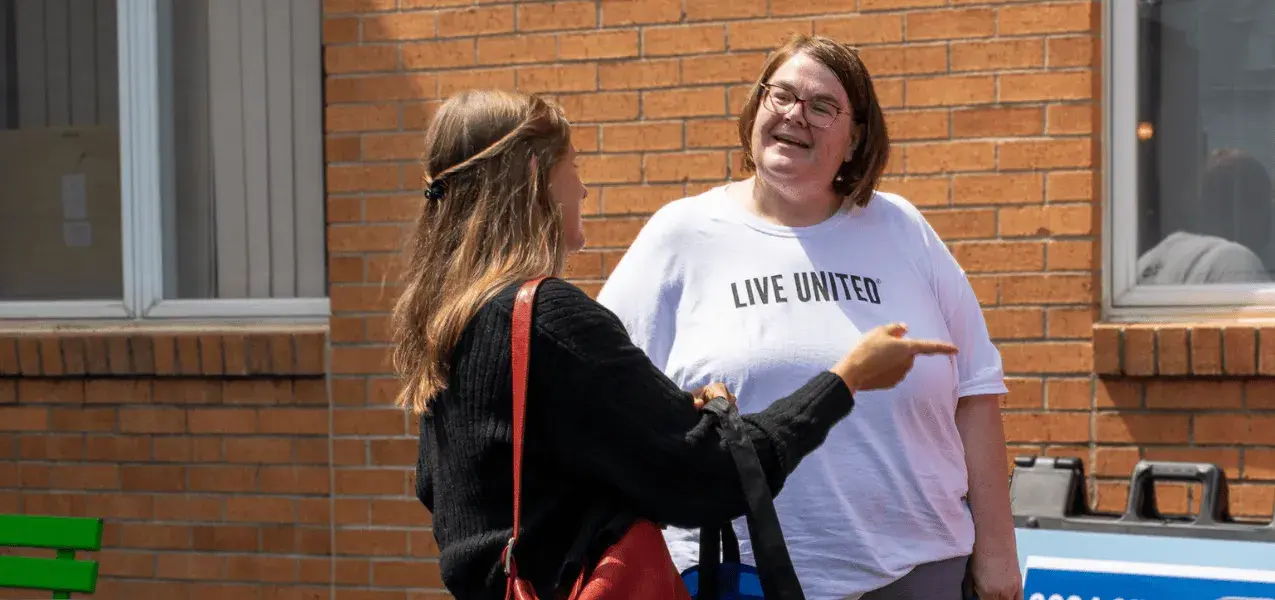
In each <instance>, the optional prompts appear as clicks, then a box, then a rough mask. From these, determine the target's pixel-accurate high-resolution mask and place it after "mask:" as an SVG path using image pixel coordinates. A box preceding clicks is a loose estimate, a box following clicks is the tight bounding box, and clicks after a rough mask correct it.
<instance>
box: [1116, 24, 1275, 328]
mask: <svg viewBox="0 0 1275 600" xmlns="http://www.w3.org/2000/svg"><path fill="white" fill-rule="evenodd" d="M1105 8H1106V19H1105V21H1106V23H1107V28H1106V30H1105V31H1104V38H1105V43H1106V52H1105V55H1106V57H1107V64H1106V71H1107V90H1106V94H1105V98H1104V100H1103V101H1104V107H1105V109H1106V110H1105V111H1104V112H1105V113H1106V115H1107V123H1106V136H1107V139H1106V140H1105V143H1104V146H1105V148H1106V152H1107V159H1108V160H1107V163H1106V169H1105V170H1106V174H1105V175H1106V178H1107V180H1106V182H1107V188H1106V194H1105V198H1106V204H1107V208H1108V214H1107V223H1108V226H1107V227H1106V231H1105V242H1106V247H1107V252H1106V256H1108V257H1109V260H1110V263H1109V264H1108V268H1107V269H1105V270H1104V275H1105V281H1104V284H1105V287H1106V289H1105V292H1106V293H1104V297H1105V299H1106V302H1107V307H1106V308H1107V309H1108V311H1109V312H1111V313H1113V314H1114V315H1116V316H1121V315H1124V316H1131V317H1135V316H1146V317H1159V316H1172V315H1182V316H1196V315H1200V314H1207V313H1227V314H1235V313H1236V312H1237V311H1238V312H1267V311H1275V225H1273V222H1275V221H1273V219H1275V216H1273V215H1275V210H1273V209H1272V202H1273V201H1275V195H1273V193H1272V190H1273V188H1275V186H1273V185H1272V179H1273V175H1272V174H1273V173H1275V2H1270V1H1269V0H1136V1H1128V2H1126V1H1124V0H1107V2H1106V3H1105Z"/></svg>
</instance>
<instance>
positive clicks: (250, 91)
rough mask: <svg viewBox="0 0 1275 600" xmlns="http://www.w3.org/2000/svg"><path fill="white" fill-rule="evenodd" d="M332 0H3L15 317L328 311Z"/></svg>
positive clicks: (5, 275) (6, 312)
mask: <svg viewBox="0 0 1275 600" xmlns="http://www.w3.org/2000/svg"><path fill="white" fill-rule="evenodd" d="M320 11H321V7H320V0H0V190H2V192H0V318H37V319H62V318H94V319H102V318H132V319H163V318H214V319H224V318H248V319H257V318H269V317H322V316H324V315H326V314H327V313H328V302H327V299H326V298H325V296H326V289H327V287H326V286H327V281H326V277H327V274H326V256H325V247H324V223H325V218H324V191H323V156H322V144H323V140H322V132H323V129H322V127H323V124H322V110H323V106H322V64H321V60H322V59H321V31H322V22H321V12H320Z"/></svg>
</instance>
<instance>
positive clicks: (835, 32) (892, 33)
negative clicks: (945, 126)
mask: <svg viewBox="0 0 1275 600" xmlns="http://www.w3.org/2000/svg"><path fill="white" fill-rule="evenodd" d="M815 33H817V34H819V35H823V36H827V37H830V38H832V39H835V40H838V41H841V42H845V43H848V44H855V45H858V44H883V43H890V42H901V41H903V15H901V14H889V15H872V14H868V15H853V16H848V17H835V18H828V19H818V20H816V21H815Z"/></svg>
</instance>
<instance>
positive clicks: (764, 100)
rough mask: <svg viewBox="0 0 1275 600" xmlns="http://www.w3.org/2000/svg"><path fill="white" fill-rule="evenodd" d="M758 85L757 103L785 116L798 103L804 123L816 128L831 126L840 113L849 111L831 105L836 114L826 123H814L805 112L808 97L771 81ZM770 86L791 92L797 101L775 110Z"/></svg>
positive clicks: (839, 116)
mask: <svg viewBox="0 0 1275 600" xmlns="http://www.w3.org/2000/svg"><path fill="white" fill-rule="evenodd" d="M758 85H759V86H760V87H761V93H762V96H761V99H760V102H759V104H761V106H762V108H765V109H766V110H768V111H770V112H772V113H775V114H777V115H783V116H787V115H788V114H789V113H791V112H792V110H793V108H796V107H797V106H798V105H800V106H801V116H802V117H803V118H804V119H805V120H806V124H807V125H809V126H811V127H815V128H818V129H827V128H829V127H832V125H833V124H834V123H836V122H837V119H840V118H841V115H844V114H848V113H849V112H850V111H848V110H843V109H842V108H841V107H840V106H836V105H833V108H836V109H837V114H835V115H833V116H832V120H831V121H828V124H827V125H815V124H814V123H813V122H812V121H811V120H810V115H809V114H806V107H807V106H809V105H810V100H809V99H808V98H802V97H801V96H798V95H797V92H794V91H792V90H790V89H788V88H786V87H783V86H778V85H775V84H773V83H762V84H758ZM772 88H778V89H780V90H783V91H785V92H788V93H789V94H792V97H793V98H796V99H797V103H796V104H794V105H793V106H792V107H790V108H789V109H788V110H787V111H786V112H780V111H778V110H775V109H774V108H773V107H771V106H770V94H771V89H772Z"/></svg>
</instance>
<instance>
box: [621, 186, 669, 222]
mask: <svg viewBox="0 0 1275 600" xmlns="http://www.w3.org/2000/svg"><path fill="white" fill-rule="evenodd" d="M682 196H683V189H682V186H680V185H642V186H631V187H630V186H608V187H606V188H604V189H603V190H602V210H603V212H604V213H606V214H608V215H622V214H629V213H642V214H650V213H654V212H655V211H656V210H658V209H659V208H660V207H661V206H664V205H665V204H667V203H668V202H670V201H672V200H676V199H678V198H680V197H682Z"/></svg>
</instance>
